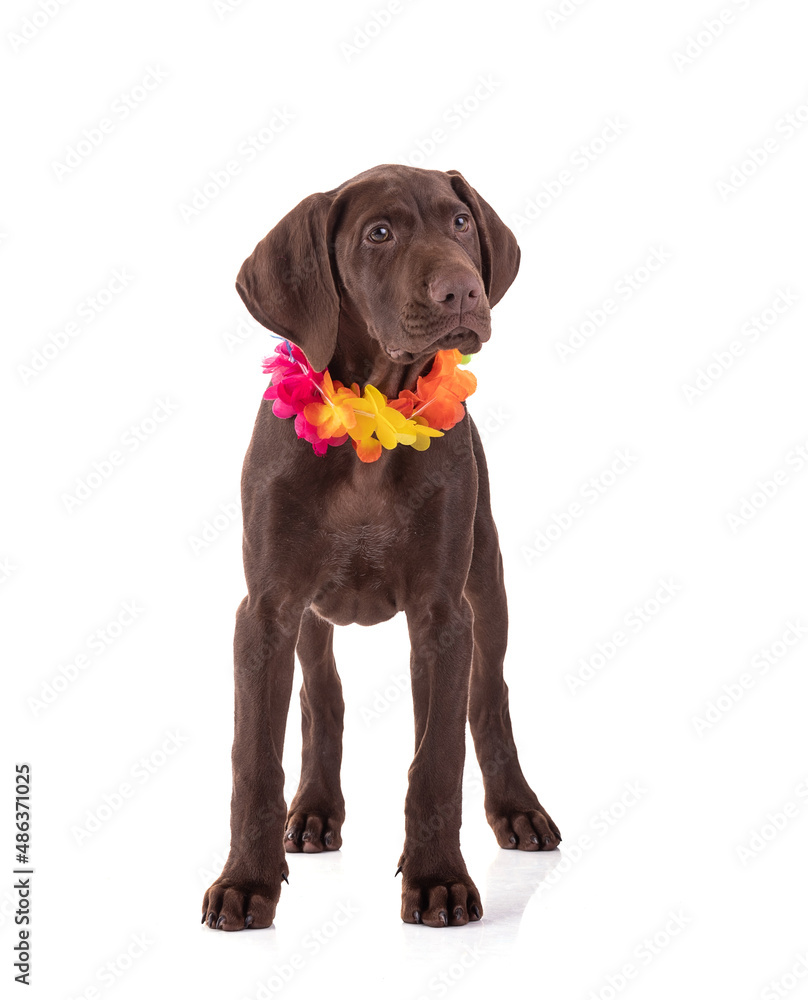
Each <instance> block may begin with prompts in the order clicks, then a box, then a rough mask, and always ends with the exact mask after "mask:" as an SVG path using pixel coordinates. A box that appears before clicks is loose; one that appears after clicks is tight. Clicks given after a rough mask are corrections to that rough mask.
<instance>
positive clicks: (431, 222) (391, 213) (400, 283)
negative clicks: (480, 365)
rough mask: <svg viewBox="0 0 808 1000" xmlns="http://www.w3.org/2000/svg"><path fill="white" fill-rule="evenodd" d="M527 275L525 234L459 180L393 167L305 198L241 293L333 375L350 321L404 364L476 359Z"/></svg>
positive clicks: (261, 252)
mask: <svg viewBox="0 0 808 1000" xmlns="http://www.w3.org/2000/svg"><path fill="white" fill-rule="evenodd" d="M518 268H519V247H518V245H517V243H516V238H515V236H514V235H513V233H512V232H511V231H510V229H508V227H507V226H506V225H505V224H504V223H503V222H502V220H501V219H500V218H499V216H498V215H497V214H496V212H495V211H494V210H493V209H492V208H491V206H490V205H489V204H488V203H487V202H486V201H484V200H483V199H482V198H481V197H480V196H479V195H478V194H477V192H476V191H475V190H474V188H472V187H471V186H470V185H469V184H467V182H466V181H465V179H464V178H463V177H462V175H461V174H459V173H458V172H457V171H456V170H449V171H447V172H446V173H444V172H443V171H439V170H421V169H418V168H416V167H405V166H398V165H385V166H380V167H374V168H373V169H372V170H367V171H365V172H364V173H362V174H359V175H358V176H357V177H354V178H352V179H351V180H349V181H346V182H345V183H344V184H342V185H340V186H339V187H338V188H335V189H334V190H333V191H327V192H325V193H322V194H313V195H310V196H309V197H308V198H304V199H303V201H302V202H300V204H299V205H298V206H297V207H296V208H294V209H292V211H291V212H289V214H288V215H286V216H284V218H283V219H281V221H280V222H279V223H278V224H277V226H275V228H274V229H273V230H272V231H271V232H270V233H269V234H268V235H267V236H265V237H264V239H263V240H261V242H260V243H259V244H258V246H257V247H256V248H255V250H254V251H253V252H252V254H251V255H250V256H249V257H248V258H247V260H245V262H244V264H243V265H242V267H241V271H240V272H239V275H238V278H237V279H236V288H237V289H238V292H239V294H240V295H241V297H242V299H243V300H244V303H245V305H246V306H247V308H248V309H249V311H250V313H251V314H252V315H253V316H254V317H255V319H257V320H258V322H259V323H262V324H263V325H264V326H266V327H268V328H269V329H270V330H272V331H273V332H275V333H278V334H280V335H281V336H283V337H287V338H288V339H289V340H290V341H292V343H294V344H297V345H298V346H299V347H300V348H301V350H302V351H303V352H304V353H305V354H306V356H307V358H308V359H309V362H310V363H311V365H312V367H313V368H314V369H315V370H317V371H321V370H322V369H324V368H325V367H326V366H327V365H328V363H329V361H330V360H331V358H332V356H333V354H334V349H335V345H336V341H337V330H338V328H339V323H340V312H341V311H342V312H343V313H344V314H348V315H349V316H350V317H351V320H352V321H353V322H359V323H362V324H364V326H365V328H366V330H367V333H368V334H369V335H370V336H371V337H372V338H373V339H374V340H375V341H377V342H378V344H379V345H380V348H381V350H383V351H384V352H385V354H386V355H387V356H388V357H389V358H390V359H392V360H393V361H394V362H398V363H400V364H412V363H414V362H418V361H420V360H425V359H427V358H428V357H431V356H432V355H434V354H435V353H436V351H439V350H445V349H447V348H453V347H456V348H458V349H459V350H460V351H461V352H462V353H464V354H472V353H475V352H476V351H478V350H479V349H480V346H481V345H482V344H483V343H484V342H485V341H486V340H488V338H489V336H490V334H491V307H492V306H494V305H496V303H497V302H498V301H499V300H500V299H501V298H502V296H503V295H504V294H505V292H506V291H507V290H508V288H509V286H510V284H511V282H512V281H513V279H514V278H515V277H516V272H517V270H518Z"/></svg>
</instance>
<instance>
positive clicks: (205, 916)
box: [202, 912, 208, 924]
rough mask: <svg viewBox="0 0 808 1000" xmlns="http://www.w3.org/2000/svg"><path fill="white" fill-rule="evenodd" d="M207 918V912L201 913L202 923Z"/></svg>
mask: <svg viewBox="0 0 808 1000" xmlns="http://www.w3.org/2000/svg"><path fill="white" fill-rule="evenodd" d="M207 918H208V914H207V912H205V913H203V914H202V923H203V924H204V923H205V921H206V920H207Z"/></svg>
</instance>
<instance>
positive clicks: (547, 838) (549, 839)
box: [544, 836, 553, 844]
mask: <svg viewBox="0 0 808 1000" xmlns="http://www.w3.org/2000/svg"><path fill="white" fill-rule="evenodd" d="M544 842H545V844H552V842H553V838H552V837H550V836H545V838H544Z"/></svg>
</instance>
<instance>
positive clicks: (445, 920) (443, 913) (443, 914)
mask: <svg viewBox="0 0 808 1000" xmlns="http://www.w3.org/2000/svg"><path fill="white" fill-rule="evenodd" d="M438 916H439V917H440V919H441V923H442V924H443V926H444V927H446V925H447V924H448V923H449V917H448V916H447V914H446V910H441V911H440V913H439V914H438Z"/></svg>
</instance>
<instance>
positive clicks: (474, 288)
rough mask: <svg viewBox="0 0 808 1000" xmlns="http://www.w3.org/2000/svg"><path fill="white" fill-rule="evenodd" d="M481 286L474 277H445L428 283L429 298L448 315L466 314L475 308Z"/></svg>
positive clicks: (454, 275) (470, 275)
mask: <svg viewBox="0 0 808 1000" xmlns="http://www.w3.org/2000/svg"><path fill="white" fill-rule="evenodd" d="M481 293H482V285H481V284H480V282H479V279H478V278H477V277H476V275H473V274H469V273H468V272H466V273H461V274H453V275H445V276H442V277H440V278H436V279H435V280H434V281H432V282H430V285H429V297H430V298H431V299H432V301H433V302H436V303H437V304H438V305H439V306H440V307H441V308H442V309H444V310H445V311H446V312H449V313H458V314H459V313H467V312H472V311H473V310H474V309H476V308H477V304H478V303H479V301H480V294H481Z"/></svg>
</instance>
